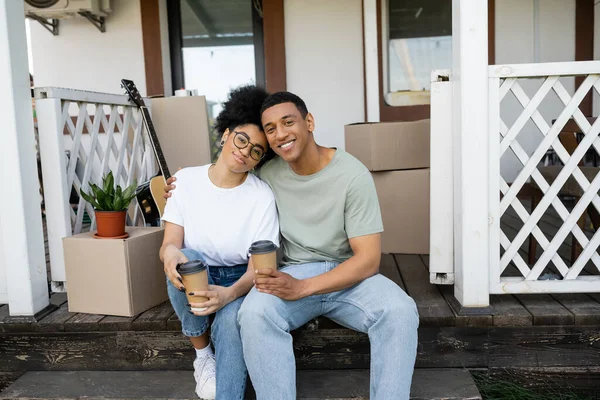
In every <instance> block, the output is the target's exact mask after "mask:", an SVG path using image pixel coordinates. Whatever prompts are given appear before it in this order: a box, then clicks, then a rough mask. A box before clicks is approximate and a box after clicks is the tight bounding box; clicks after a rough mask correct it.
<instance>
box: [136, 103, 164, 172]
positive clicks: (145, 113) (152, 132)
mask: <svg viewBox="0 0 600 400" xmlns="http://www.w3.org/2000/svg"><path fill="white" fill-rule="evenodd" d="M140 109H141V111H142V119H143V120H144V125H145V126H146V130H147V131H148V136H150V140H151V141H152V149H153V150H154V155H155V156H156V159H157V160H158V166H159V167H160V171H161V172H162V175H163V177H164V178H165V180H167V179H169V178H170V177H171V172H170V171H169V167H168V166H167V160H165V156H164V154H163V152H162V149H161V148H160V143H159V141H158V136H157V135H156V130H155V129H154V124H152V118H150V112H149V111H148V108H147V107H140Z"/></svg>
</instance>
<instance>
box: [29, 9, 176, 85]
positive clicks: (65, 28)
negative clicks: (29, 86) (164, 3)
mask: <svg viewBox="0 0 600 400" xmlns="http://www.w3.org/2000/svg"><path fill="white" fill-rule="evenodd" d="M140 1H141V0H112V1H111V8H112V10H113V11H112V13H111V14H110V15H109V16H108V17H107V19H106V32H105V33H101V32H100V31H99V30H98V29H97V28H96V27H95V26H93V25H92V24H91V23H90V22H89V21H88V20H87V19H85V18H83V17H75V18H70V19H66V20H61V21H60V27H59V30H60V31H59V33H60V34H59V35H58V36H52V34H50V32H48V31H47V30H45V29H44V28H43V27H42V26H41V25H40V24H39V23H37V22H35V21H31V22H30V31H31V32H30V34H31V37H30V41H31V55H32V66H33V73H34V81H35V85H36V86H38V87H40V86H58V87H65V88H72V89H83V90H92V91H99V92H106V93H118V94H122V93H123V90H122V89H121V87H120V81H121V79H122V78H128V79H131V80H133V81H134V82H135V84H136V86H137V87H138V89H139V90H140V93H141V94H142V95H145V94H146V75H145V68H144V51H143V45H142V24H141V14H140ZM157 45H160V44H159V43H157ZM169 80H170V79H169Z"/></svg>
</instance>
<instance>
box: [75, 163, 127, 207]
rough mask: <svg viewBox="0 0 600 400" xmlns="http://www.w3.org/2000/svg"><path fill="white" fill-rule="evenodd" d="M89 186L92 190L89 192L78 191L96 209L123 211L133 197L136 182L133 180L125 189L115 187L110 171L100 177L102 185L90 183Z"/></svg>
mask: <svg viewBox="0 0 600 400" xmlns="http://www.w3.org/2000/svg"><path fill="white" fill-rule="evenodd" d="M90 188H91V189H92V191H91V192H89V193H86V192H84V191H83V190H79V193H80V194H81V197H83V198H84V200H85V201H87V202H88V203H90V204H91V205H92V206H93V207H94V209H95V210H96V211H124V210H127V207H129V203H131V200H133V198H134V197H135V190H136V188H137V184H136V182H135V181H134V182H133V183H132V184H131V185H130V186H128V187H127V188H126V189H125V190H123V189H122V188H121V186H119V185H117V186H116V187H115V179H114V177H113V174H112V171H111V172H109V173H108V174H106V175H105V176H104V177H103V178H102V187H99V186H98V185H96V184H94V183H91V184H90Z"/></svg>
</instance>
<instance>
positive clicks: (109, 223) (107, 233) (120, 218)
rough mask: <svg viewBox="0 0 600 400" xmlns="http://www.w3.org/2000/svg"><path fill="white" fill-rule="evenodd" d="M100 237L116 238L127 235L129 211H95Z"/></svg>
mask: <svg viewBox="0 0 600 400" xmlns="http://www.w3.org/2000/svg"><path fill="white" fill-rule="evenodd" d="M95 213H96V228H97V229H98V236H100V237H106V238H116V237H120V236H123V235H124V234H125V218H126V216H127V211H126V210H124V211H95Z"/></svg>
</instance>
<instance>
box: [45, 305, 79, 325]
mask: <svg viewBox="0 0 600 400" xmlns="http://www.w3.org/2000/svg"><path fill="white" fill-rule="evenodd" d="M75 315H77V313H73V312H69V305H68V303H64V304H63V305H61V306H60V307H59V308H58V310H55V311H54V312H53V313H51V314H49V315H47V316H46V317H45V318H42V319H41V320H40V321H39V322H38V323H37V324H35V330H36V331H40V332H61V331H64V330H65V322H67V321H68V320H70V319H71V318H73V317H74V316H75Z"/></svg>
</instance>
